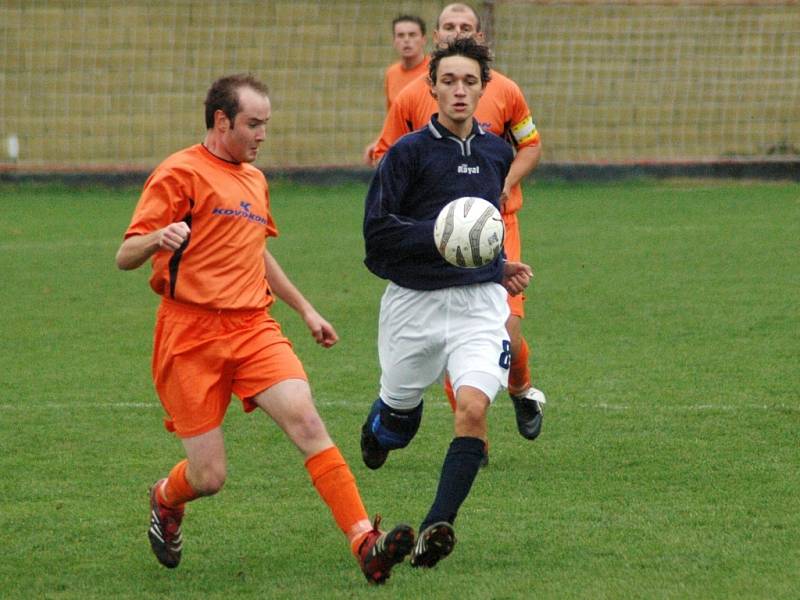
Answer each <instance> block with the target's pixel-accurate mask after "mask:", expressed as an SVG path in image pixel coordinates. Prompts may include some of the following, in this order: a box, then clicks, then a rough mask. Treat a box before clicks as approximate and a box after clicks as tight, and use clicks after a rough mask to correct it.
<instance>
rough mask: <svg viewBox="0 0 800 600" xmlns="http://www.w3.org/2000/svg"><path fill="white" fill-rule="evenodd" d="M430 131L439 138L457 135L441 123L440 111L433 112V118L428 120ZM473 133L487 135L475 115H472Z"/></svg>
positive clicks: (471, 134)
mask: <svg viewBox="0 0 800 600" xmlns="http://www.w3.org/2000/svg"><path fill="white" fill-rule="evenodd" d="M428 131H429V132H430V134H431V135H432V136H433V137H435V138H436V139H437V140H440V139H442V138H444V137H455V134H454V133H453V132H452V131H450V130H449V129H447V128H446V127H445V126H444V125H442V124H441V123H439V113H433V116H431V120H430V121H428ZM473 135H486V132H485V131H484V130H483V128H482V127H481V126H480V125H479V124H478V121H477V119H475V117H472V132H471V133H470V136H473Z"/></svg>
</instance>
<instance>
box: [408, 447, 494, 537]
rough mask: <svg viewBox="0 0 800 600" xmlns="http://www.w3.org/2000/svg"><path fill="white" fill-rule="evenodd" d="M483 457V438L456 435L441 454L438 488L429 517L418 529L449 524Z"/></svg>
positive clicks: (464, 496)
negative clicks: (444, 522)
mask: <svg viewBox="0 0 800 600" xmlns="http://www.w3.org/2000/svg"><path fill="white" fill-rule="evenodd" d="M482 458H483V440H482V439H480V438H474V437H457V438H453V441H452V442H450V448H448V450H447V456H445V457H444V464H443V465H442V474H441V475H440V476H439V488H438V489H437V490H436V499H435V500H434V501H433V506H431V509H430V511H428V516H427V517H425V520H424V521H422V525H420V528H419V530H420V531H422V530H423V529H425V528H426V527H427V526H428V525H432V524H433V523H436V522H438V521H447V522H448V523H450V524H452V523H453V522H454V521H455V520H456V515H457V514H458V509H459V508H460V507H461V504H462V503H463V502H464V500H466V498H467V495H468V494H469V490H470V488H471V487H472V482H473V481H475V476H476V475H477V474H478V469H480V467H481V459H482Z"/></svg>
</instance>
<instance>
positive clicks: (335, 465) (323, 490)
mask: <svg viewBox="0 0 800 600" xmlns="http://www.w3.org/2000/svg"><path fill="white" fill-rule="evenodd" d="M306 470H308V473H309V475H311V482H312V483H313V484H314V487H315V488H317V492H318V493H319V495H320V497H321V498H322V500H323V501H324V502H325V504H327V505H328V508H330V509H331V513H333V518H334V520H335V521H336V524H337V525H338V526H339V529H341V530H342V531H343V532H344V534H345V535H346V536H347V540H348V541H349V542H350V548H351V550H352V551H353V554H356V553H357V551H358V546H359V545H360V543H361V540H362V539H363V537H364V534H366V533H367V532H368V531H370V530H371V529H372V525H371V524H370V522H369V518H368V517H367V511H366V509H365V508H364V503H363V502H362V501H361V494H359V492H358V487H357V486H356V478H355V477H353V473H352V472H351V471H350V467H348V466H347V463H346V462H345V460H344V457H343V456H342V454H341V452H339V449H338V448H337V447H336V446H331V447H330V448H326V449H325V450H322V451H321V452H317V453H316V454H315V455H314V456H311V457H309V458H308V460H306Z"/></svg>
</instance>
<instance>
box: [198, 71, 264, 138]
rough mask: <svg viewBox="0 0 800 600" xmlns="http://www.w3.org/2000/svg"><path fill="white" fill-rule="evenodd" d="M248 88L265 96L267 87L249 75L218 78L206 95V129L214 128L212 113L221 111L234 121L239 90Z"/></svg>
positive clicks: (242, 74) (237, 110) (237, 112)
mask: <svg viewBox="0 0 800 600" xmlns="http://www.w3.org/2000/svg"><path fill="white" fill-rule="evenodd" d="M243 87H249V88H252V89H253V90H255V91H256V92H259V93H261V94H263V95H264V96H267V95H268V94H269V90H268V89H267V86H266V85H265V84H264V83H262V82H261V81H259V80H258V79H256V77H255V76H254V75H252V74H250V73H237V74H235V75H226V76H225V77H220V78H219V79H217V80H216V81H215V82H214V83H212V84H211V87H210V88H209V89H208V93H207V94H206V102H205V104H206V129H212V128H213V127H214V113H215V112H217V111H218V110H221V111H222V112H224V113H225V116H226V117H228V118H229V119H230V120H231V122H233V121H234V119H236V115H237V114H239V111H240V110H241V107H240V106H239V89H240V88H243Z"/></svg>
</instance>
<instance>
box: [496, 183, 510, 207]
mask: <svg viewBox="0 0 800 600" xmlns="http://www.w3.org/2000/svg"><path fill="white" fill-rule="evenodd" d="M507 200H508V188H506V187H504V188H503V191H502V192H500V202H498V204H499V205H500V212H503V210H504V209H505V207H506V201H507Z"/></svg>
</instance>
